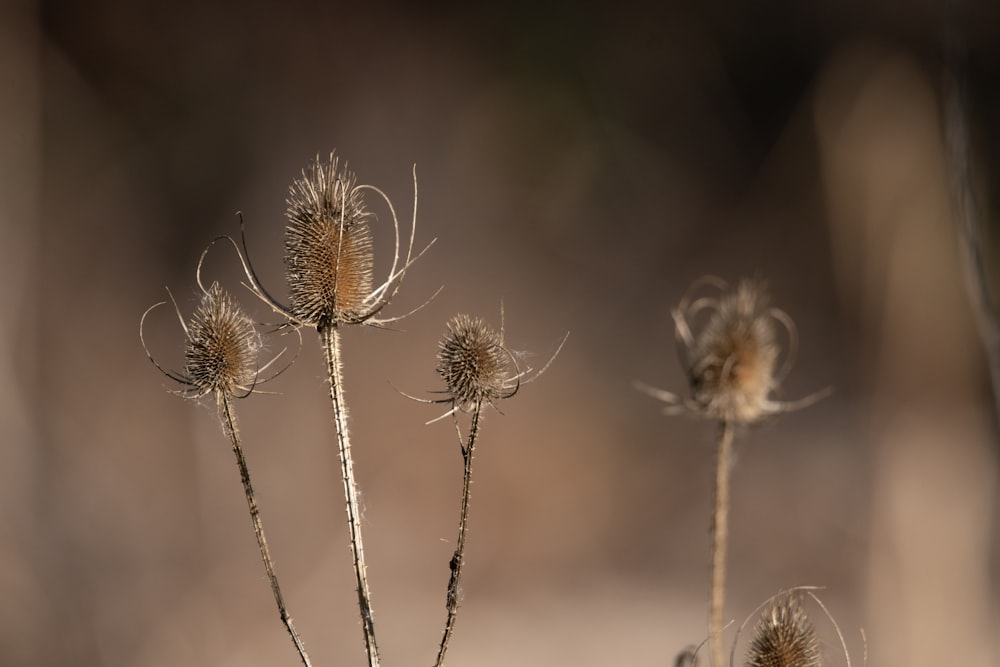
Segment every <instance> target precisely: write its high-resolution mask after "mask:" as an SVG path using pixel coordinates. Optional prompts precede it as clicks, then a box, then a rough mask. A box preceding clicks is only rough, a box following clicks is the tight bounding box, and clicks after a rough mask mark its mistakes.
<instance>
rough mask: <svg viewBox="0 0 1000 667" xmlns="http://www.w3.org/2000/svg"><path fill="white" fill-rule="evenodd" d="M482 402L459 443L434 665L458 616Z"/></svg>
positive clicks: (445, 648) (441, 661)
mask: <svg viewBox="0 0 1000 667" xmlns="http://www.w3.org/2000/svg"><path fill="white" fill-rule="evenodd" d="M481 409H482V403H476V406H475V408H474V409H473V411H472V424H471V426H470V427H469V439H468V443H467V444H465V445H462V442H461V439H459V445H461V447H462V459H463V460H464V462H465V474H464V476H463V477H462V512H461V515H460V516H459V519H458V539H457V540H456V541H455V554H454V555H453V556H452V557H451V562H449V563H448V567H449V568H451V576H450V577H449V578H448V594H447V600H446V602H445V606H446V607H447V608H448V620H447V621H446V622H445V626H444V635H443V636H442V637H441V646H440V648H438V656H437V660H436V661H435V663H434V665H435V667H442V665H444V654H445V653H446V652H447V651H448V642H449V641H450V640H451V634H452V632H453V631H454V629H455V619H456V618H457V616H458V587H459V583H460V580H461V578H462V565H463V564H464V563H465V534H466V531H467V529H468V524H469V493H470V491H471V483H472V450H473V448H474V447H475V446H476V436H477V435H479V414H480V411H481Z"/></svg>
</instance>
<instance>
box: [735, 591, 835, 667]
mask: <svg viewBox="0 0 1000 667" xmlns="http://www.w3.org/2000/svg"><path fill="white" fill-rule="evenodd" d="M744 664H745V665H746V667H820V664H821V661H820V651H819V641H818V640H817V638H816V631H815V629H814V628H813V624H812V622H811V621H810V620H809V616H808V615H807V614H806V612H805V609H803V607H802V600H801V598H800V597H799V596H798V595H795V594H793V593H788V594H785V595H781V596H779V597H778V598H776V599H775V600H774V601H773V602H772V603H771V604H770V605H769V606H768V607H767V608H766V609H765V610H764V612H763V613H762V614H761V616H760V620H759V621H758V622H757V628H756V630H755V631H754V637H753V641H751V642H750V648H749V649H748V650H747V657H746V662H745V663H744Z"/></svg>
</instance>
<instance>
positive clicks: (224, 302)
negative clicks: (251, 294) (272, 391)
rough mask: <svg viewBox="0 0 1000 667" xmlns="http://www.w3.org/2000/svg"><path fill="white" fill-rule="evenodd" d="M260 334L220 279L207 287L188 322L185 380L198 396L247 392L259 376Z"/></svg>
mask: <svg viewBox="0 0 1000 667" xmlns="http://www.w3.org/2000/svg"><path fill="white" fill-rule="evenodd" d="M260 348H261V340H260V334H259V333H258V332H257V329H256V328H255V327H254V324H253V321H252V320H251V319H250V317H249V316H248V315H247V314H246V312H244V310H243V308H242V307H241V306H240V305H239V303H237V302H236V300H235V299H233V297H232V296H231V295H230V294H229V293H228V292H226V291H225V290H224V289H222V287H221V286H220V285H219V283H217V282H213V283H212V285H211V287H209V288H208V289H207V290H205V291H204V293H203V294H202V297H201V303H200V304H199V305H198V308H197V309H196V310H195V312H194V315H193V316H192V317H191V321H190V322H189V323H188V325H187V343H186V345H185V348H184V370H185V376H186V377H185V380H186V381H187V382H188V383H189V384H190V385H191V387H192V389H193V390H194V392H195V395H197V396H204V395H206V394H209V393H212V392H217V393H219V394H222V395H225V396H235V395H238V394H246V393H248V392H249V391H250V390H251V389H252V387H253V385H254V383H255V381H256V378H257V371H258V368H257V354H258V352H259V351H260Z"/></svg>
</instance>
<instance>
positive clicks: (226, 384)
mask: <svg viewBox="0 0 1000 667" xmlns="http://www.w3.org/2000/svg"><path fill="white" fill-rule="evenodd" d="M218 241H228V242H229V243H230V244H232V246H233V248H234V249H236V250H237V255H239V251H238V246H237V245H236V242H235V241H233V240H232V239H231V238H230V237H228V236H220V237H219V238H217V239H215V240H214V241H212V243H210V244H209V245H208V247H207V248H205V250H204V252H202V254H201V259H200V260H199V261H198V270H197V273H196V274H195V276H196V279H197V283H198V289H199V291H200V292H201V298H200V300H199V303H198V307H197V308H196V309H195V312H194V314H193V315H192V316H191V319H190V320H189V321H188V322H185V321H184V316H183V315H181V311H180V308H179V307H178V306H177V301H176V300H174V295H173V294H172V293H171V292H170V290H169V289H168V290H167V295H168V296H169V297H170V302H171V303H172V304H173V306H174V312H175V313H176V314H177V319H178V321H179V322H180V324H181V328H182V329H183V330H184V339H185V342H184V370H183V371H180V372H178V371H172V370H167V369H166V368H164V367H163V366H161V365H160V364H159V363H158V362H157V361H156V359H155V358H154V357H153V355H152V353H150V351H149V347H148V346H147V345H146V337H145V333H144V326H145V323H146V318H147V317H148V316H149V314H150V313H151V312H152V311H153V310H155V309H156V308H158V307H159V306H162V305H164V304H165V303H166V301H160V302H159V303H155V304H153V305H152V306H150V307H149V308H147V309H146V312H144V313H143V314H142V318H140V320H139V340H140V342H141V343H142V348H143V350H144V351H145V352H146V356H147V357H148V358H149V360H150V361H151V362H152V363H153V365H154V366H156V367H157V368H158V369H159V370H160V372H162V373H163V374H164V375H166V376H167V377H169V378H170V379H171V380H174V381H175V382H177V383H178V384H180V385H182V386H183V388H182V389H180V390H178V391H177V392H175V393H177V394H178V395H180V396H184V397H186V398H201V397H203V396H206V395H208V394H215V395H216V397H217V398H220V399H221V398H227V399H228V398H245V397H246V396H249V395H250V394H252V393H254V392H255V391H256V390H257V387H258V386H259V385H261V384H263V383H264V382H268V381H270V380H272V379H274V378H275V377H277V376H278V375H280V374H281V373H283V372H284V371H285V369H286V368H287V367H288V366H287V365H286V366H285V367H283V368H281V369H280V370H278V371H277V372H275V373H273V374H271V375H270V376H268V377H261V373H262V372H264V371H267V369H269V368H270V367H271V366H272V365H274V364H275V363H276V362H277V361H278V359H279V358H281V356H282V355H283V354H284V353H285V350H281V351H280V352H278V353H277V354H276V355H274V356H273V357H272V358H271V359H270V360H268V361H267V362H266V363H264V364H263V365H261V364H260V363H259V357H260V353H261V351H262V350H263V348H264V343H263V338H262V337H261V334H260V332H259V331H258V330H257V327H256V326H255V325H254V322H253V320H252V319H251V318H250V316H249V315H248V314H247V312H246V311H245V310H244V309H243V307H242V306H241V305H240V304H239V302H237V301H236V299H235V298H233V296H232V295H231V294H230V293H229V292H227V291H226V290H225V289H223V287H222V286H221V285H219V283H217V282H213V283H212V284H211V285H210V286H209V287H208V288H206V287H205V284H204V283H203V282H202V279H201V268H202V265H203V264H204V263H205V257H206V256H207V255H208V251H209V250H211V248H212V247H213V246H214V245H215V243H216V242H218ZM241 259H242V258H241ZM299 343H300V345H301V336H300V337H299ZM293 361H294V360H293ZM289 365H290V364H289Z"/></svg>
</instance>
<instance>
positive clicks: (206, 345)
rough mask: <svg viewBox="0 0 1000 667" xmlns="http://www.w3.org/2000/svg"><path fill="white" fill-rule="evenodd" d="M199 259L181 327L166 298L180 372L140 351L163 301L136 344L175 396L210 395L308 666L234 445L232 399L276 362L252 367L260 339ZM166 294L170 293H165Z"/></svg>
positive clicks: (278, 600) (305, 659) (277, 595)
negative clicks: (194, 291)
mask: <svg viewBox="0 0 1000 667" xmlns="http://www.w3.org/2000/svg"><path fill="white" fill-rule="evenodd" d="M210 247H211V246H210ZM206 252H207V250H206ZM204 259H205V255H204V253H203V254H202V261H201V262H199V263H198V275H197V281H198V286H199V288H200V289H201V292H202V296H201V302H200V303H199V305H198V308H197V309H196V310H195V313H194V315H193V316H192V317H191V320H190V322H188V323H186V324H185V322H184V318H183V316H182V315H181V313H180V309H179V308H178V306H177V302H176V301H174V298H173V295H172V294H171V295H170V300H171V302H172V303H173V304H174V310H175V311H176V312H177V318H178V320H180V323H181V328H182V329H183V330H184V335H185V346H184V372H182V373H178V372H175V371H170V370H167V369H165V368H163V367H162V366H161V365H160V364H159V363H158V362H157V361H156V359H155V358H154V357H153V355H152V354H151V353H150V351H149V348H148V347H147V346H146V339H145V334H144V332H143V327H144V325H145V322H146V317H147V316H148V315H149V313H150V312H151V311H152V310H153V309H155V308H157V307H159V306H162V305H164V304H165V303H166V302H165V301H161V302H159V303H157V304H154V305H153V306H150V307H149V308H148V309H146V312H144V313H143V314H142V318H141V319H140V320H139V339H140V341H141V342H142V346H143V349H144V350H145V352H146V356H147V357H148V358H149V360H150V361H151V362H152V363H153V365H154V366H156V367H157V368H158V369H159V370H160V371H161V372H162V373H163V374H164V375H166V376H167V377H169V378H170V379H172V380H174V381H176V382H178V383H180V384H181V385H183V389H181V390H179V391H177V392H175V393H178V394H179V395H181V396H184V397H187V398H201V397H203V396H207V395H208V394H213V395H214V396H215V399H216V404H217V407H218V410H219V415H220V417H221V418H222V424H223V428H224V430H225V432H226V435H227V436H228V437H229V439H230V441H231V443H232V445H233V452H234V454H235V455H236V465H237V467H238V468H239V472H240V481H241V482H242V483H243V491H244V493H245V495H246V499H247V506H248V508H249V510H250V520H251V521H252V523H253V529H254V534H255V535H256V536H257V545H258V547H259V548H260V556H261V560H263V562H264V569H265V571H266V572H267V578H268V581H269V582H270V584H271V592H272V593H273V595H274V602H275V605H276V606H277V608H278V614H279V615H280V616H281V622H282V623H283V624H284V626H285V628H286V629H287V630H288V633H289V635H291V638H292V642H293V643H294V644H295V648H296V650H297V651H298V653H299V657H300V658H301V660H302V663H303V664H304V665H305V666H306V667H310V664H311V663H310V661H309V656H308V654H307V653H306V649H305V646H303V644H302V641H301V639H299V636H298V633H297V632H296V631H295V626H294V625H293V623H292V619H291V616H289V614H288V610H287V608H286V607H285V602H284V599H283V597H282V595H281V588H280V586H279V585H278V577H277V575H276V574H275V571H274V564H273V562H272V560H271V554H270V551H269V550H268V547H267V539H266V538H265V536H264V526H263V523H262V521H261V518H260V510H259V509H258V507H257V499H256V496H255V494H254V490H253V485H252V484H251V481H250V470H249V468H248V467H247V462H246V457H245V456H244V454H243V448H242V446H241V445H240V434H239V429H238V428H237V426H236V413H235V411H234V410H233V404H232V399H234V398H245V397H247V396H249V395H250V394H251V393H254V390H255V388H256V387H257V385H258V384H260V383H261V382H263V381H266V380H267V379H270V378H260V373H261V371H264V370H266V369H267V368H268V367H269V366H270V365H271V364H272V363H274V361H275V360H276V359H277V357H275V358H274V359H272V360H271V361H269V362H268V363H267V364H265V365H264V366H262V367H258V365H257V364H258V361H257V359H258V354H259V352H260V351H261V349H262V341H261V336H260V334H259V333H258V331H257V329H256V327H255V326H254V323H253V321H252V320H251V319H250V317H249V316H248V315H247V314H246V312H245V311H244V310H243V308H242V307H241V306H240V305H239V304H238V303H237V302H236V300H235V299H233V297H232V296H230V294H229V293H228V292H226V291H225V290H224V289H222V287H220V286H219V284H218V283H214V282H213V283H212V285H211V286H210V287H209V288H208V289H206V288H205V287H204V285H203V284H202V281H201V264H202V262H203V261H204ZM167 293H168V294H170V292H169V290H168V292H167ZM279 372H280V371H279ZM272 377H273V376H272Z"/></svg>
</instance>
